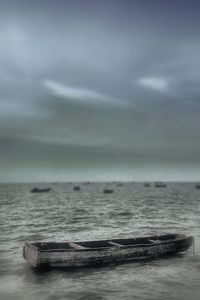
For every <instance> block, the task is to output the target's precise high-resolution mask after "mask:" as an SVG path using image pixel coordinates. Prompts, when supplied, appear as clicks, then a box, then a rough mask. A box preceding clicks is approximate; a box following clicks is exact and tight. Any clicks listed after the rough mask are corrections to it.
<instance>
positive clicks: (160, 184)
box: [155, 182, 167, 188]
mask: <svg viewBox="0 0 200 300" xmlns="http://www.w3.org/2000/svg"><path fill="white" fill-rule="evenodd" d="M166 186H167V184H166V183H165V182H155V187H159V188H161V187H166Z"/></svg>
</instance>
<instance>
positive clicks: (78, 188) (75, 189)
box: [73, 185, 81, 191]
mask: <svg viewBox="0 0 200 300" xmlns="http://www.w3.org/2000/svg"><path fill="white" fill-rule="evenodd" d="M80 189H81V188H80V186H79V185H75V186H74V187H73V190H74V191H80Z"/></svg>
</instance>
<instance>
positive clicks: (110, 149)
mask: <svg viewBox="0 0 200 300" xmlns="http://www.w3.org/2000/svg"><path fill="white" fill-rule="evenodd" d="M120 179H122V180H195V181H196V180H200V1H198V0H196V1H195V0H176V1H175V0H168V1H166V0H138V1H137V0H132V1H131V0H130V1H128V0H121V1H117V0H111V1H109V0H107V1H106V0H105V1H103V0H101V1H100V0H99V1H97V0H96V1H95V0H79V1H76V0H71V1H70V0H56V1H55V0H54V1H53V0H35V1H29V0H13V1H11V0H6V1H3V0H0V181H1V182H6V181H12V182H13V181H59V180H64V181H67V180H120Z"/></svg>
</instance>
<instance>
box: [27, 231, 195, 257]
mask: <svg viewBox="0 0 200 300" xmlns="http://www.w3.org/2000/svg"><path fill="white" fill-rule="evenodd" d="M161 236H162V235H161ZM163 236H164V235H163ZM155 237H156V236H152V237H148V238H147V239H151V238H155ZM158 237H159V236H158ZM138 238H140V237H138ZM136 239H137V238H136ZM114 240H119V239H111V240H99V242H100V241H108V242H109V241H114ZM124 240H125V239H124ZM126 240H128V239H126ZM184 240H194V237H193V236H187V235H184V234H176V235H175V237H174V238H173V239H168V240H155V241H152V242H149V243H141V244H130V245H123V244H121V245H119V246H117V245H110V246H105V247H95V248H90V247H85V248H83V249H74V248H66V249H64V248H60V249H59V248H53V249H40V248H39V247H37V246H35V245H34V243H31V242H30V243H27V242H26V243H25V244H27V245H29V246H32V247H34V248H35V249H36V250H37V251H39V252H40V253H45V252H48V253H49V252H71V251H72V252H87V251H105V250H109V249H112V248H113V249H116V248H118V249H120V250H123V249H127V248H140V247H145V248H149V247H152V246H154V247H157V246H160V245H163V244H173V243H176V242H178V241H184ZM84 242H92V241H77V243H78V244H79V243H84ZM47 243H48V242H47ZM66 243H67V242H66ZM57 244H59V243H57Z"/></svg>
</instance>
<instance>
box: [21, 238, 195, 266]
mask: <svg viewBox="0 0 200 300" xmlns="http://www.w3.org/2000/svg"><path fill="white" fill-rule="evenodd" d="M193 242H194V238H193V237H192V236H186V235H183V234H165V235H160V236H150V237H137V238H128V239H109V240H95V241H82V242H69V241H67V242H60V243H56V242H42V243H39V242H36V243H29V242H28V243H25V245H24V247H23V257H24V258H25V259H26V260H27V262H28V263H29V264H30V265H31V266H32V267H34V268H36V269H38V270H43V269H70V268H74V267H79V268H80V267H87V266H102V265H106V264H109V263H122V262H130V261H133V262H139V261H143V260H147V259H155V258H158V257H164V256H169V255H176V254H177V253H179V252H183V251H186V250H187V249H189V248H190V246H191V245H192V244H193Z"/></svg>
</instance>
